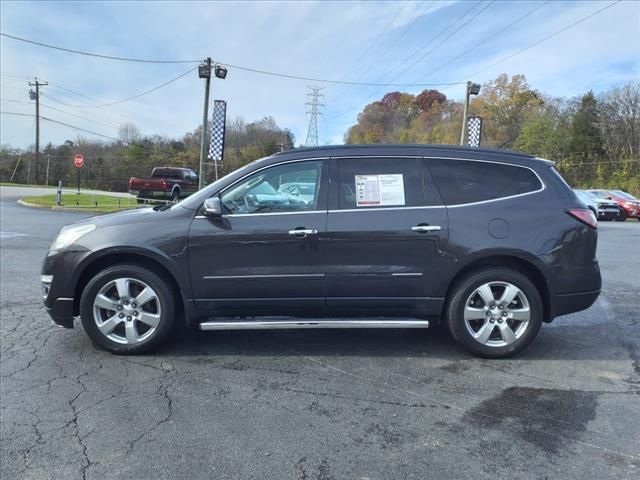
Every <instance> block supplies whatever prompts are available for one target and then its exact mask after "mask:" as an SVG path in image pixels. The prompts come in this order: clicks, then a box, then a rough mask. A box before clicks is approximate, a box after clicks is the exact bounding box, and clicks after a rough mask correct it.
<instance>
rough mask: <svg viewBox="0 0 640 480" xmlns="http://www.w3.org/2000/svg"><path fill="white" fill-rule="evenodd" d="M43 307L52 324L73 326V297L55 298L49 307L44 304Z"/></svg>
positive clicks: (65, 326) (66, 326)
mask: <svg viewBox="0 0 640 480" xmlns="http://www.w3.org/2000/svg"><path fill="white" fill-rule="evenodd" d="M45 308H46V309H47V313H48V314H49V316H50V317H51V320H53V323H54V324H56V325H58V326H59V327H64V328H73V298H56V299H55V300H54V301H53V304H52V306H51V307H48V306H47V305H46V304H45Z"/></svg>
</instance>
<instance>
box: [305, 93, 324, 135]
mask: <svg viewBox="0 0 640 480" xmlns="http://www.w3.org/2000/svg"><path fill="white" fill-rule="evenodd" d="M308 88H310V89H311V92H310V93H307V97H309V100H310V101H309V102H307V103H305V105H307V106H308V107H310V110H308V111H307V113H308V114H309V128H308V130H307V140H306V141H305V142H304V144H305V145H306V146H308V147H309V146H315V147H317V146H318V115H322V112H320V111H319V107H324V106H325V105H324V103H320V100H324V95H323V94H321V93H320V90H323V89H324V87H308Z"/></svg>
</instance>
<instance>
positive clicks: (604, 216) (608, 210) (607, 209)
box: [574, 190, 620, 220]
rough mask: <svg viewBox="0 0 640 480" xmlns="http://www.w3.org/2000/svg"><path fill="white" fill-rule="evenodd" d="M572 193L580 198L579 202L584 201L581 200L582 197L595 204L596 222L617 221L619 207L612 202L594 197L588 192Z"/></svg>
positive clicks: (577, 191)
mask: <svg viewBox="0 0 640 480" xmlns="http://www.w3.org/2000/svg"><path fill="white" fill-rule="evenodd" d="M574 191H575V192H576V195H578V197H580V199H581V200H583V201H585V200H584V199H583V197H584V198H586V199H589V201H591V202H595V204H596V206H597V209H596V216H597V218H598V220H618V219H619V217H620V207H619V206H618V204H617V203H616V202H614V201H613V200H609V199H607V198H603V197H599V196H597V195H594V194H593V193H591V192H590V191H588V190H574ZM585 203H586V201H585Z"/></svg>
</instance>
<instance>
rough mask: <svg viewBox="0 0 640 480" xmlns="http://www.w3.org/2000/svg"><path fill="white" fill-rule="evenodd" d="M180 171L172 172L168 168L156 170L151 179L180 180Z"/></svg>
mask: <svg viewBox="0 0 640 480" xmlns="http://www.w3.org/2000/svg"><path fill="white" fill-rule="evenodd" d="M182 175H183V174H182V170H173V169H168V168H156V169H155V170H154V171H153V174H152V175H151V176H152V177H153V178H173V179H176V180H179V179H181V178H182Z"/></svg>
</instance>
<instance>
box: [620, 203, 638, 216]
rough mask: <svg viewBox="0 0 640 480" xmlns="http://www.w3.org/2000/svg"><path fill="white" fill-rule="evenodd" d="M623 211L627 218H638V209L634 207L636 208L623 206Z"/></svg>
mask: <svg viewBox="0 0 640 480" xmlns="http://www.w3.org/2000/svg"><path fill="white" fill-rule="evenodd" d="M620 208H623V209H624V211H625V212H626V214H627V217H631V218H640V207H636V206H632V207H630V206H628V205H623V206H622V207H620Z"/></svg>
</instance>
